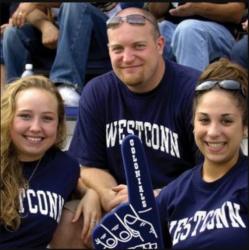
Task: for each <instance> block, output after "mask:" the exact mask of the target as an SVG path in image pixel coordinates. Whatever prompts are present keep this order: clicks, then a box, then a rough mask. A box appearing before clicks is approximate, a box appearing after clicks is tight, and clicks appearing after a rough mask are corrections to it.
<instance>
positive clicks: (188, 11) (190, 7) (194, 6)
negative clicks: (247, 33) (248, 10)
mask: <svg viewBox="0 0 249 250" xmlns="http://www.w3.org/2000/svg"><path fill="white" fill-rule="evenodd" d="M244 11H245V3H243V2H231V3H225V4H216V3H206V2H198V3H193V2H188V3H185V4H183V5H178V6H177V7H176V8H174V9H170V10H169V13H170V14H171V15H172V16H193V15H199V16H202V17H205V18H208V19H210V20H213V21H218V22H232V23H240V21H241V17H242V16H243V13H244Z"/></svg>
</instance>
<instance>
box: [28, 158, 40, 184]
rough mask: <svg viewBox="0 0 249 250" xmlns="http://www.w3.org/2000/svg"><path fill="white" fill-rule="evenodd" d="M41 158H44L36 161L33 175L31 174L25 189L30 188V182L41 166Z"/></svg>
mask: <svg viewBox="0 0 249 250" xmlns="http://www.w3.org/2000/svg"><path fill="white" fill-rule="evenodd" d="M41 160H42V158H41V159H40V160H39V161H38V162H37V163H36V165H35V167H34V169H33V171H32V173H31V175H30V176H29V178H28V180H27V182H26V183H25V184H24V189H28V188H29V183H30V181H31V179H32V178H33V176H34V174H35V172H36V170H37V169H38V168H39V166H40V162H41Z"/></svg>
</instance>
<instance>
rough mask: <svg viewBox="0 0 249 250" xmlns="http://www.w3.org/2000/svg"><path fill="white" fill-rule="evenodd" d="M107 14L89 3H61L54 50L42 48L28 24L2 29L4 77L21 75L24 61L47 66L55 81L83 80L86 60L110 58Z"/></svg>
mask: <svg viewBox="0 0 249 250" xmlns="http://www.w3.org/2000/svg"><path fill="white" fill-rule="evenodd" d="M106 20H107V16H106V15H105V14H104V13H103V12H102V11H100V10H99V9H98V8H96V7H94V6H92V5H91V4H89V3H81V2H79V3H63V4H62V5H61V7H60V11H59V16H58V26H59V30H60V32H59V34H60V35H59V40H58V44H57V49H56V50H51V49H48V48H45V47H44V46H43V45H42V43H41V33H40V32H39V31H38V30H37V29H35V28H34V27H32V26H31V25H29V24H26V25H25V26H23V27H22V28H9V29H7V30H6V31H5V33H4V40H3V56H4V61H5V65H6V80H7V82H11V81H13V80H14V79H16V78H18V77H20V75H21V74H22V72H23V70H24V65H25V64H26V63H27V62H29V63H33V64H34V69H36V67H38V68H42V69H45V70H47V69H48V70H50V74H49V78H50V79H51V80H52V81H54V82H59V83H66V84H73V85H78V86H79V87H82V86H83V85H84V84H85V74H86V68H87V62H88V61H89V60H101V59H106V58H109V55H108V48H107V34H106Z"/></svg>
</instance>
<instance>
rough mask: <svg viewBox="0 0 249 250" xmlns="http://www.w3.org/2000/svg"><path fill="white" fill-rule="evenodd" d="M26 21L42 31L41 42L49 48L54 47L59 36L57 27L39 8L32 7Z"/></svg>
mask: <svg viewBox="0 0 249 250" xmlns="http://www.w3.org/2000/svg"><path fill="white" fill-rule="evenodd" d="M26 20H27V22H28V23H30V24H32V25H33V26H34V27H36V28H37V29H38V30H40V31H41V33H42V44H43V45H44V46H45V47H47V48H49V49H55V48H56V47H57V41H58V38H59V29H58V28H57V27H56V26H55V25H54V24H53V22H52V21H51V20H50V19H49V17H48V15H46V14H45V13H44V12H43V11H41V10H40V9H34V10H33V11H32V12H31V13H30V14H29V15H28V16H27V18H26Z"/></svg>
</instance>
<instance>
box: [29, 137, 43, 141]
mask: <svg viewBox="0 0 249 250" xmlns="http://www.w3.org/2000/svg"><path fill="white" fill-rule="evenodd" d="M26 138H27V139H28V140H29V141H32V142H40V141H41V140H42V138H41V137H39V138H38V137H26Z"/></svg>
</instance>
